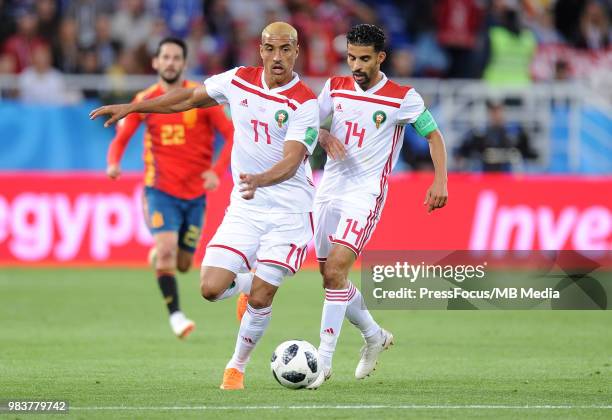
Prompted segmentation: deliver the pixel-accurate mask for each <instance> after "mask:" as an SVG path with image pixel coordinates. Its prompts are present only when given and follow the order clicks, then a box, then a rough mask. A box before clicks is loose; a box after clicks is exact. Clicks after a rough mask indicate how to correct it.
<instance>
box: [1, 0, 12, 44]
mask: <svg viewBox="0 0 612 420" xmlns="http://www.w3.org/2000/svg"><path fill="white" fill-rule="evenodd" d="M11 12H12V9H11V5H10V0H0V47H2V45H4V41H5V40H6V39H7V38H8V37H9V36H10V35H11V34H12V33H13V32H14V31H15V19H13V16H11ZM0 49H1V48H0Z"/></svg>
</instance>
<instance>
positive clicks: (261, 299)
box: [249, 290, 274, 309]
mask: <svg viewBox="0 0 612 420" xmlns="http://www.w3.org/2000/svg"><path fill="white" fill-rule="evenodd" d="M272 299H274V293H268V292H266V291H263V290H260V291H258V292H256V293H253V294H251V295H249V305H251V307H252V308H255V309H261V308H267V307H269V306H271V305H272Z"/></svg>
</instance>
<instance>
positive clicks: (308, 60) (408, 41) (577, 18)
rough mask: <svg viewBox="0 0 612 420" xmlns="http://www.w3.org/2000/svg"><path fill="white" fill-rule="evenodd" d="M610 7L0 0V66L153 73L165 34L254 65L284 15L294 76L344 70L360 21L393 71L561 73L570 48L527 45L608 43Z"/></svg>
mask: <svg viewBox="0 0 612 420" xmlns="http://www.w3.org/2000/svg"><path fill="white" fill-rule="evenodd" d="M611 10H612V2H610V0H556V1H555V0H522V1H520V0H488V1H485V0H433V1H432V0H409V1H406V0H404V1H402V0H257V1H245V0H200V1H198V0H0V46H1V47H0V52H1V54H0V74H1V73H5V74H7V73H8V74H16V73H22V72H24V71H26V69H27V68H28V67H31V66H32V67H34V68H36V67H37V62H38V67H39V68H40V67H44V66H45V65H44V62H46V61H48V60H51V62H50V64H49V67H50V68H49V70H48V71H55V70H57V71H59V72H61V73H71V74H146V73H152V69H151V66H150V57H151V55H152V54H153V52H154V50H155V47H156V45H157V43H158V42H159V40H160V39H161V38H162V37H164V36H166V35H175V36H179V37H182V38H184V39H185V40H186V41H187V43H188V45H189V47H190V52H191V53H190V56H189V63H188V73H189V74H192V75H203V74H216V73H218V72H221V71H223V70H225V69H228V68H231V67H233V66H235V65H238V64H240V65H252V64H255V63H257V60H258V57H257V48H253V46H256V45H257V44H258V42H259V32H260V30H261V28H262V27H263V26H265V24H266V23H269V22H271V21H275V20H285V21H288V22H290V23H292V24H293V25H294V26H295V27H296V28H298V30H299V31H300V33H301V34H305V36H303V37H302V38H301V40H300V43H301V47H302V52H301V58H300V60H299V62H298V67H297V68H296V70H297V71H298V72H299V73H300V74H302V75H304V76H315V77H316V76H320V77H327V76H329V75H330V74H332V73H336V72H338V71H342V70H343V68H342V66H343V63H344V49H345V44H346V43H345V40H344V38H343V35H342V34H344V33H346V31H347V29H348V28H349V27H350V26H352V25H353V24H355V23H359V22H366V23H377V24H379V25H382V26H383V27H384V28H385V29H386V32H387V34H388V39H389V42H388V49H389V51H390V53H391V54H390V59H389V60H387V62H386V63H385V66H384V67H383V70H384V71H385V72H386V73H387V74H388V75H390V76H393V77H442V78H484V79H487V80H489V81H491V82H494V83H498V82H501V83H504V82H509V81H512V82H517V83H521V82H522V83H525V82H528V80H529V79H530V78H532V77H536V78H540V79H555V78H556V79H565V78H568V77H572V76H573V75H579V73H580V71H579V69H576V68H574V67H576V66H575V65H573V64H572V62H571V57H570V55H568V54H562V53H559V52H556V53H553V56H554V57H553V58H552V62H551V63H550V66H549V67H551V69H552V70H547V69H543V67H546V66H540V69H539V70H536V71H535V74H534V71H533V69H532V70H531V71H530V70H529V67H530V64H531V62H532V59H533V57H534V53H535V51H536V50H537V49H542V48H546V47H548V46H551V45H554V46H558V45H562V46H565V47H572V48H576V49H578V50H580V52H582V53H597V52H601V51H609V49H610V41H611V39H612V31H611V27H610V16H611V13H610V12H611ZM37 50H43V51H42V52H37ZM509 51H511V52H512V53H513V54H511V55H512V56H513V57H514V58H513V59H512V60H513V61H508V59H507V58H505V57H506V56H507V55H508V54H506V53H507V52H509ZM46 56H50V57H49V58H48V59H47V57H46ZM547 56H548V57H549V58H550V53H548V54H547ZM568 57H569V58H568ZM545 60H546V59H545ZM41 61H42V62H43V64H40V62H41ZM549 61H550V60H549ZM515 66H516V67H518V68H520V69H521V70H520V71H519V72H518V73H520V74H516V72H515V70H514V67H515ZM503 68H506V69H507V70H506V72H504V71H503ZM51 69H55V70H51ZM508 69H509V70H508ZM513 78H518V79H521V80H509V79H513Z"/></svg>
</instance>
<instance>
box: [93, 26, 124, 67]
mask: <svg viewBox="0 0 612 420" xmlns="http://www.w3.org/2000/svg"><path fill="white" fill-rule="evenodd" d="M94 48H95V50H96V54H97V55H98V58H97V62H98V66H99V67H100V68H101V69H103V70H106V69H108V68H110V67H111V66H112V65H113V64H115V62H116V61H117V52H118V51H119V49H120V45H119V43H117V42H115V41H113V39H112V32H111V18H110V17H109V16H108V15H99V16H97V17H96V43H95V45H94Z"/></svg>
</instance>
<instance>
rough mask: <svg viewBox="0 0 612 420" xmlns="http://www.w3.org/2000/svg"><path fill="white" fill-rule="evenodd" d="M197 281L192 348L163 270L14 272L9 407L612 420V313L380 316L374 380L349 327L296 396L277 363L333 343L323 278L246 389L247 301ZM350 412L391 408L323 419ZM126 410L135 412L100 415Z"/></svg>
mask: <svg viewBox="0 0 612 420" xmlns="http://www.w3.org/2000/svg"><path fill="white" fill-rule="evenodd" d="M197 283H198V280H197V274H196V273H191V274H189V275H187V276H183V277H181V278H180V291H181V302H182V307H183V310H184V311H185V312H186V313H187V314H188V316H189V317H191V318H192V319H194V320H195V321H196V323H197V329H196V331H195V332H194V333H193V334H192V336H191V337H190V338H189V340H187V341H185V342H181V341H179V340H177V339H176V338H174V336H173V335H172V334H171V332H170V329H169V326H168V320H167V315H166V313H165V308H164V306H163V304H162V300H161V297H160V296H159V291H158V290H157V286H156V284H155V281H154V279H153V276H152V273H151V272H149V271H139V270H13V269H2V271H0V400H3V399H4V400H6V399H11V398H17V399H65V400H68V401H69V402H70V406H71V411H70V417H78V418H88V419H89V418H110V417H112V418H147V419H148V418H160V419H161V418H171V417H180V418H184V417H198V418H202V417H205V418H216V417H226V418H238V417H240V418H247V417H251V418H252V417H253V416H259V417H262V418H269V417H271V416H274V417H277V418H291V419H296V418H306V417H309V418H312V417H317V418H318V417H333V418H407V417H414V418H423V417H435V418H457V417H460V418H464V417H482V418H491V417H502V418H517V417H521V418H522V417H532V418H543V417H544V418H546V417H554V418H559V417H567V418H610V417H611V416H612V409H610V407H612V385H611V384H612V312H610V311H376V312H375V313H374V316H375V318H376V319H377V320H378V321H379V322H380V323H381V324H382V325H383V326H385V327H386V328H388V329H389V330H391V331H392V332H393V333H394V335H395V337H396V345H395V346H394V347H393V348H392V349H391V350H390V351H388V352H386V353H384V354H383V355H382V357H381V361H380V364H379V367H378V369H377V370H376V372H375V373H374V375H372V376H371V377H370V378H367V379H366V380H363V381H357V380H355V379H354V377H353V371H354V368H355V365H356V363H357V360H358V357H359V348H360V346H361V337H360V336H359V334H358V332H357V331H356V329H355V328H353V327H352V326H351V325H350V324H348V323H345V325H344V328H343V331H342V337H341V338H340V343H339V346H338V349H337V352H336V356H335V359H334V376H333V377H332V379H331V381H329V382H327V383H326V384H325V385H324V386H323V387H322V388H321V389H319V390H318V391H304V390H302V391H291V390H286V389H283V388H281V387H280V386H279V385H278V384H277V383H276V382H275V381H274V379H273V378H272V375H271V374H270V371H269V358H270V354H271V352H272V350H273V348H274V347H275V346H276V345H277V344H279V343H280V342H281V341H284V340H287V339H291V338H303V339H306V340H308V341H310V342H312V343H314V344H315V345H317V344H318V329H319V322H320V312H321V302H322V293H321V288H320V280H319V277H318V275H317V274H316V273H315V272H308V271H306V272H302V273H300V274H298V275H297V276H296V277H295V278H293V279H291V280H289V281H287V282H286V284H285V285H284V286H283V287H282V288H281V290H280V291H279V293H278V295H277V298H276V301H275V303H274V312H273V317H272V322H271V324H270V327H269V329H268V331H267V333H266V335H265V336H264V338H263V339H262V340H261V342H260V343H259V345H258V347H257V349H256V350H255V352H254V354H253V357H252V360H251V363H250V365H249V367H248V369H247V376H246V386H247V389H246V390H245V391H242V392H223V391H221V390H219V389H218V386H219V383H220V380H221V375H222V372H223V368H224V366H225V363H226V362H227V360H228V358H229V357H230V356H231V353H232V351H233V347H234V341H235V335H236V331H237V327H238V324H237V321H236V319H235V315H234V304H235V302H234V300H233V299H232V300H230V301H227V302H219V303H214V304H212V303H209V302H206V301H204V300H203V299H202V298H201V297H200V296H199V294H198V284H197ZM338 405H342V406H360V405H367V406H387V407H381V408H374V407H369V408H337V407H336V408H312V407H313V406H338ZM118 406H124V407H129V408H130V409H124V410H110V409H100V410H92V409H91V408H92V407H118ZM247 406H249V407H251V408H246V407H247ZM269 406H282V407H290V406H310V407H311V408H309V409H307V408H302V409H291V408H281V409H273V408H265V407H269ZM401 406H403V407H401ZM409 406H416V407H413V408H410V407H409ZM427 406H433V407H427ZM473 406H488V407H484V408H477V407H473ZM490 406H503V407H497V408H495V407H490ZM524 406H567V407H566V408H560V407H556V408H518V407H524ZM596 406H607V407H608V408H595V407H596ZM138 407H140V408H141V409H138ZM164 407H192V408H191V409H186V410H169V409H163V408H164ZM215 407H217V408H216V409H215ZM218 407H223V409H219V408H218ZM232 407H235V409H232ZM253 407H259V408H253ZM514 407H516V408H514Z"/></svg>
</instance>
